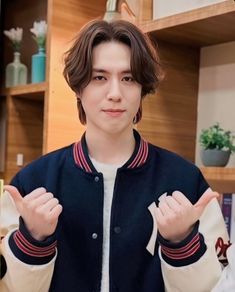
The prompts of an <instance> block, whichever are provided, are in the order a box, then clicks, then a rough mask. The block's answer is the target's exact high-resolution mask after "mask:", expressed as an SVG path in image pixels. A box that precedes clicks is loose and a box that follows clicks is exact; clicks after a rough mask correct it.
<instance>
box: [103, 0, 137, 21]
mask: <svg viewBox="0 0 235 292" xmlns="http://www.w3.org/2000/svg"><path fill="white" fill-rule="evenodd" d="M124 15H126V17H124ZM122 18H126V20H127V19H128V20H130V21H135V18H136V17H135V14H134V13H133V11H132V10H131V9H130V6H129V5H128V4H127V2H126V1H125V0H107V1H106V11H105V14H104V17H103V19H104V20H106V21H108V22H109V21H112V20H116V19H122Z"/></svg>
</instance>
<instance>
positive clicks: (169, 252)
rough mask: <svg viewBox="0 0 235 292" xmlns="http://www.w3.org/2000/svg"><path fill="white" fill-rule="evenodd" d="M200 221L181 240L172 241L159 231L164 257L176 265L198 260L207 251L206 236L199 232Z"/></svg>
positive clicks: (169, 262) (159, 240) (185, 264)
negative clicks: (177, 241)
mask: <svg viewBox="0 0 235 292" xmlns="http://www.w3.org/2000/svg"><path fill="white" fill-rule="evenodd" d="M198 227H199V221H198V222H197V223H196V224H195V226H194V228H193V230H192V232H191V233H190V234H189V235H188V236H187V237H186V238H185V239H184V240H183V241H181V242H179V243H171V242H170V241H168V240H165V239H164V238H163V237H162V236H161V234H160V233H159V232H158V236H157V238H158V242H159V244H160V246H161V254H162V258H163V259H164V260H165V261H166V262H167V263H168V264H170V265H172V266H175V267H181V266H187V265H190V264H193V263H194V262H196V261H198V260H199V259H200V257H201V256H202V255H203V254H204V253H205V252H206V249H207V247H206V244H205V242H204V237H203V235H202V234H200V233H199V232H198Z"/></svg>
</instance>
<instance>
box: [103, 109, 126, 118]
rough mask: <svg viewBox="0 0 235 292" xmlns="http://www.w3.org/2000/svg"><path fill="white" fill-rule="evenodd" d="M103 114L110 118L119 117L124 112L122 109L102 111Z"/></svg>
mask: <svg viewBox="0 0 235 292" xmlns="http://www.w3.org/2000/svg"><path fill="white" fill-rule="evenodd" d="M103 112H104V113H106V114H107V115H109V116H111V117H119V116H121V115H122V113H124V112H125V110H122V109H104V110H103Z"/></svg>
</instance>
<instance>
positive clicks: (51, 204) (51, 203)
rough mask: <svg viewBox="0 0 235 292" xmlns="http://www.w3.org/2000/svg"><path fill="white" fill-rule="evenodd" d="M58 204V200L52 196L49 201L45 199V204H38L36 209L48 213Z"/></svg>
mask: <svg viewBox="0 0 235 292" xmlns="http://www.w3.org/2000/svg"><path fill="white" fill-rule="evenodd" d="M58 204H59V201H58V199H57V198H52V199H50V200H49V201H47V202H46V203H45V204H43V205H41V206H39V208H38V210H40V212H44V213H48V214H49V212H50V211H51V210H52V209H53V208H54V207H56V206H57V205H58Z"/></svg>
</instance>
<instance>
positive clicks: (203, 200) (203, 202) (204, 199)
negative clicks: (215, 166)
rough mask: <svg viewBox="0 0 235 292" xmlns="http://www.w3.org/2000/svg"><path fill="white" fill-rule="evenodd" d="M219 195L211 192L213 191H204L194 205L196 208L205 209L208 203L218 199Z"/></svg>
mask: <svg viewBox="0 0 235 292" xmlns="http://www.w3.org/2000/svg"><path fill="white" fill-rule="evenodd" d="M218 197H219V194H218V193H217V192H213V191H206V192H205V193H204V194H203V195H202V196H201V197H200V199H199V200H198V201H197V203H196V204H195V205H194V206H195V207H196V208H203V209H204V208H205V207H206V206H207V205H208V204H209V202H210V201H211V200H212V199H214V198H218Z"/></svg>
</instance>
